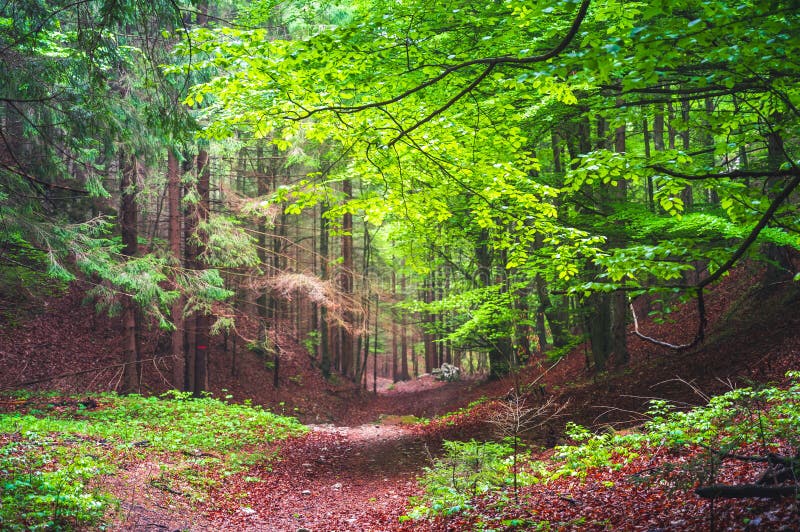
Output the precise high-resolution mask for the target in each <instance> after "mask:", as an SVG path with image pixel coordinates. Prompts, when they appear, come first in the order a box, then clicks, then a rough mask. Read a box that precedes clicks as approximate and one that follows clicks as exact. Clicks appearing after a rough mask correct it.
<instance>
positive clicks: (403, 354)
mask: <svg viewBox="0 0 800 532" xmlns="http://www.w3.org/2000/svg"><path fill="white" fill-rule="evenodd" d="M403 266H404V267H405V263H403ZM400 293H401V295H402V297H405V294H406V274H405V273H403V274H401V275H400ZM416 371H417V370H416V365H415V366H414V374H415V376H416ZM410 378H411V377H410V376H409V374H408V320H406V313H405V311H404V310H401V311H400V380H403V381H407V380H409V379H410Z"/></svg>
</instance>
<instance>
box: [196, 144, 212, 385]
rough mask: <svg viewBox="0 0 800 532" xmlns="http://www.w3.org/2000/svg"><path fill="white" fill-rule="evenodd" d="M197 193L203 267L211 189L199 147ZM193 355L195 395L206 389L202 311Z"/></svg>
mask: <svg viewBox="0 0 800 532" xmlns="http://www.w3.org/2000/svg"><path fill="white" fill-rule="evenodd" d="M197 176H198V177H197V195H198V197H199V202H198V204H197V209H196V211H195V212H196V217H197V232H198V240H199V242H200V243H199V245H198V247H197V255H196V256H195V267H196V268H197V269H203V268H204V266H203V264H202V261H201V260H200V256H201V254H202V251H203V246H204V242H205V238H206V237H205V235H204V233H203V232H202V231H200V225H201V224H202V223H203V222H205V221H206V220H208V216H209V209H210V190H211V167H210V165H209V157H208V152H207V151H206V150H204V149H201V150H200V151H199V152H198V154H197ZM195 320H196V321H195V335H196V336H195V346H194V347H195V355H194V359H195V360H194V389H193V392H194V394H195V395H196V396H200V395H201V394H202V392H204V391H206V390H208V377H209V376H208V351H209V343H210V338H209V332H210V329H211V317H210V316H209V315H208V314H206V313H204V312H201V313H198V314H197V315H196V316H195Z"/></svg>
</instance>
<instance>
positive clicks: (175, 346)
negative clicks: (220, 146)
mask: <svg viewBox="0 0 800 532" xmlns="http://www.w3.org/2000/svg"><path fill="white" fill-rule="evenodd" d="M167 207H168V211H169V224H168V239H169V250H170V253H171V254H172V259H173V262H174V264H175V267H176V268H178V267H180V265H181V174H180V166H179V164H178V157H177V155H176V154H175V152H174V151H173V150H172V149H169V150H168V153H167ZM184 304H185V300H184V298H183V296H181V297H179V298H178V299H177V300H175V302H174V303H173V304H172V323H173V325H174V326H175V330H174V331H172V361H173V371H172V381H173V383H174V385H175V388H176V389H178V390H186V388H187V386H186V380H185V379H186V354H185V353H184V351H183V327H184V324H183V306H184Z"/></svg>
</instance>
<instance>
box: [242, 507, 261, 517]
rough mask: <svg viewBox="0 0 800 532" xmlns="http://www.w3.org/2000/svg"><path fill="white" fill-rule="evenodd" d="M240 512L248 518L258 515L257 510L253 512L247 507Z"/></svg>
mask: <svg viewBox="0 0 800 532" xmlns="http://www.w3.org/2000/svg"><path fill="white" fill-rule="evenodd" d="M239 512H240V513H241V514H242V515H244V516H246V517H252V516H254V515H256V514H257V512H256V511H255V510H253V509H252V508H249V507H247V506H245V507H243V508H241V509H240V510H239Z"/></svg>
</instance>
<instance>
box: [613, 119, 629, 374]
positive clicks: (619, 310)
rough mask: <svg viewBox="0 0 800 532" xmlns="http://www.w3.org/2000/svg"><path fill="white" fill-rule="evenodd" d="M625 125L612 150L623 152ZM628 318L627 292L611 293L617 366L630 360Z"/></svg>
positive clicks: (620, 189)
mask: <svg viewBox="0 0 800 532" xmlns="http://www.w3.org/2000/svg"><path fill="white" fill-rule="evenodd" d="M625 140H626V139H625V125H624V124H623V125H621V126H619V127H618V128H617V129H616V131H615V135H614V151H616V152H617V153H625V151H626V147H625ZM614 195H615V198H614V199H615V200H616V201H618V202H624V201H625V199H626V196H627V184H626V181H625V180H624V179H620V180H619V184H618V185H617V188H616V190H615V191H614ZM627 320H628V294H627V293H626V292H624V291H621V290H619V291H617V292H614V293H613V294H611V342H612V357H613V359H614V363H615V364H616V365H617V366H625V365H627V364H628V362H629V361H630V355H629V353H628V337H627Z"/></svg>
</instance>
